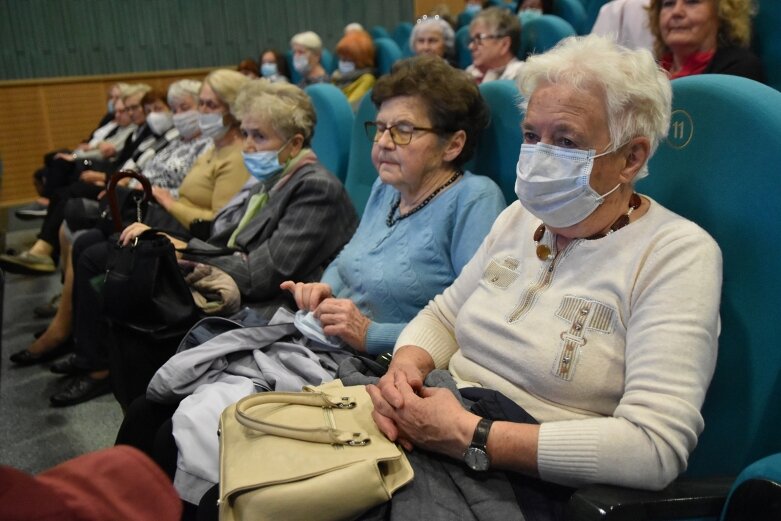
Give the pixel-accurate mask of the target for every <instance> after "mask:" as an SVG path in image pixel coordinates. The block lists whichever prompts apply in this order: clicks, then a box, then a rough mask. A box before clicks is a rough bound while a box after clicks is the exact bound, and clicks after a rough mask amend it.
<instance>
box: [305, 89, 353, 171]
mask: <svg viewBox="0 0 781 521" xmlns="http://www.w3.org/2000/svg"><path fill="white" fill-rule="evenodd" d="M304 91H305V92H306V93H307V94H309V97H310V98H311V99H312V104H313V105H314V108H315V114H316V115H317V124H316V125H315V133H314V137H313V138H312V149H313V150H314V151H315V154H317V157H318V158H319V159H320V162H321V163H322V164H323V165H324V166H325V167H326V168H327V169H328V170H329V171H331V173H333V174H334V175H335V176H336V177H338V178H339V180H340V181H342V182H344V179H345V177H346V176H347V163H348V159H349V157H350V139H351V137H350V134H351V129H352V127H353V119H354V117H353V111H352V108H350V103H349V102H348V101H347V97H346V96H345V95H344V93H343V92H342V91H341V90H339V89H338V88H337V87H334V86H333V85H331V84H330V83H317V84H315V85H310V86H308V87H307V88H306V89H304Z"/></svg>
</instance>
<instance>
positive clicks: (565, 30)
mask: <svg viewBox="0 0 781 521" xmlns="http://www.w3.org/2000/svg"><path fill="white" fill-rule="evenodd" d="M575 34H576V33H575V29H574V28H573V27H572V25H570V24H569V22H567V21H566V20H564V19H562V18H560V17H558V16H555V15H552V14H544V15H542V16H537V17H535V18H532V19H530V20H527V21H526V22H525V23H524V25H523V28H522V30H521V46H520V49H519V50H518V58H520V59H522V60H524V59H526V57H527V56H528V55H530V54H540V53H543V52H545V51H547V50H548V49H550V48H551V47H553V46H554V45H556V44H557V43H558V42H559V41H560V40H562V39H564V38H566V37H567V36H575Z"/></svg>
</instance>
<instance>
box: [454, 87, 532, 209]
mask: <svg viewBox="0 0 781 521" xmlns="http://www.w3.org/2000/svg"><path fill="white" fill-rule="evenodd" d="M480 93H481V94H482V95H483V99H484V100H485V102H486V104H487V105H488V108H489V110H490V111H491V121H490V123H489V124H488V128H486V129H485V130H483V132H482V133H481V134H480V138H479V139H478V141H477V149H476V150H475V155H474V157H473V158H472V159H471V160H470V161H469V162H468V163H467V164H466V169H467V170H470V171H472V172H473V173H475V174H481V175H485V176H488V177H490V178H491V179H493V180H494V182H496V184H498V185H499V188H501V189H502V194H504V199H505V201H507V203H511V202H513V201H515V200H516V199H517V197H516V195H515V165H516V164H517V163H518V154H519V152H520V150H521V140H522V137H521V119H522V118H523V116H522V112H521V110H520V109H519V108H518V101H519V96H520V95H519V93H518V87H516V86H515V83H513V82H512V81H511V80H496V81H489V82H486V83H483V84H481V85H480Z"/></svg>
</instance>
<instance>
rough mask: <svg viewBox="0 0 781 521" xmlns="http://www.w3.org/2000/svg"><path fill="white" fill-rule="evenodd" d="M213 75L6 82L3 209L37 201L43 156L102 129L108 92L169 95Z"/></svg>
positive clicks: (1, 127)
mask: <svg viewBox="0 0 781 521" xmlns="http://www.w3.org/2000/svg"><path fill="white" fill-rule="evenodd" d="M210 70H211V69H189V70H182V71H162V72H156V73H146V74H134V75H126V76H103V77H99V76H90V77H81V78H62V79H59V80H41V81H16V82H0V159H2V161H3V170H4V172H3V175H2V179H0V206H8V205H13V204H19V203H22V202H27V201H30V200H32V199H34V198H35V197H36V193H35V189H34V188H33V184H32V174H33V172H34V171H35V170H36V169H38V168H40V167H41V166H42V165H43V155H44V154H45V153H46V152H49V151H51V150H55V149H58V148H71V147H73V146H75V145H76V144H78V143H79V142H80V141H81V140H82V139H84V138H86V137H87V136H89V133H90V132H92V130H93V129H94V128H95V126H96V125H97V123H98V121H99V120H100V118H101V117H102V116H103V114H104V113H105V110H106V92H107V91H108V88H109V86H110V85H112V84H113V83H115V82H118V81H126V82H129V83H139V82H143V83H147V84H149V85H150V86H152V87H154V88H157V89H160V90H162V91H163V92H165V91H166V90H167V89H168V85H170V84H171V83H172V82H173V81H176V80H178V79H181V78H194V79H198V80H201V79H203V77H204V76H205V75H206V74H207V73H208V72H209V71H210Z"/></svg>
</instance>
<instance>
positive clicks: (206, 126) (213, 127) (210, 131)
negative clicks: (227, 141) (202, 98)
mask: <svg viewBox="0 0 781 521" xmlns="http://www.w3.org/2000/svg"><path fill="white" fill-rule="evenodd" d="M222 116H223V115H222V114H221V113H219V112H209V113H206V114H200V113H199V114H198V126H199V127H200V128H201V134H203V135H204V136H206V137H210V138H212V139H214V140H218V139H220V138H221V137H223V136H224V135H225V134H226V133H227V132H228V127H226V126H225V125H223V124H222Z"/></svg>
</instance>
